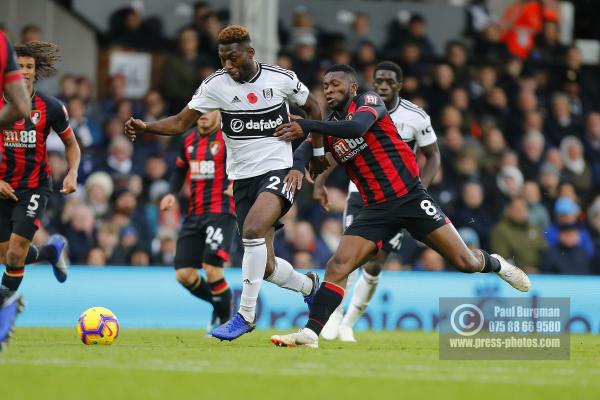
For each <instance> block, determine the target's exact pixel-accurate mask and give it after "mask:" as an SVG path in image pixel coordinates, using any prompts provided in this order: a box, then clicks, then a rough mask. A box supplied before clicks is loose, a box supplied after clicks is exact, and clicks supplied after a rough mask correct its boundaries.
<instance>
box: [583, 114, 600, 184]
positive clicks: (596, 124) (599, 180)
mask: <svg viewBox="0 0 600 400" xmlns="http://www.w3.org/2000/svg"><path fill="white" fill-rule="evenodd" d="M585 126H586V129H585V134H584V135H583V147H584V149H585V157H586V159H587V160H588V161H589V168H590V169H591V170H592V176H593V178H594V186H595V187H596V188H598V187H600V112H597V111H594V112H591V113H589V114H588V116H587V118H586V124H585Z"/></svg>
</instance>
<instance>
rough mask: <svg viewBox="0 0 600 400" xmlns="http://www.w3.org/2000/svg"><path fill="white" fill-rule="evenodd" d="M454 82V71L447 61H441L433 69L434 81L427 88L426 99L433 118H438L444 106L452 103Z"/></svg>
mask: <svg viewBox="0 0 600 400" xmlns="http://www.w3.org/2000/svg"><path fill="white" fill-rule="evenodd" d="M453 84H454V72H453V70H452V67H451V66H450V65H448V64H446V63H440V64H438V65H436V66H435V68H434V70H433V82H432V83H431V86H429V87H428V88H427V91H426V96H425V97H426V99H427V105H428V106H429V109H428V112H429V115H431V118H432V119H436V118H437V117H438V116H439V113H440V112H441V111H442V108H443V107H444V106H445V105H447V104H449V103H450V93H451V90H452V85H453Z"/></svg>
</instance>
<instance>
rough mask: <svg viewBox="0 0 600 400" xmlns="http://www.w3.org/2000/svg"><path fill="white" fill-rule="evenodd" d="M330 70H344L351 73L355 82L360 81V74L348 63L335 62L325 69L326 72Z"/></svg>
mask: <svg viewBox="0 0 600 400" xmlns="http://www.w3.org/2000/svg"><path fill="white" fill-rule="evenodd" d="M330 72H343V73H345V74H348V75H350V76H351V77H352V79H353V80H354V82H358V74H357V73H356V70H355V69H354V68H352V67H351V66H349V65H348V64H333V65H332V66H331V67H329V68H327V70H326V71H325V73H326V74H328V73H330Z"/></svg>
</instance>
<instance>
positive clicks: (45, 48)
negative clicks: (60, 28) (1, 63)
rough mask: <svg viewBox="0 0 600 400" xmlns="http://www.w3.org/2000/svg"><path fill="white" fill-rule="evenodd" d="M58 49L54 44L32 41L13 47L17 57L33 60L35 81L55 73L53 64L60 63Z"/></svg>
mask: <svg viewBox="0 0 600 400" xmlns="http://www.w3.org/2000/svg"><path fill="white" fill-rule="evenodd" d="M59 51H60V47H58V46H57V45H55V44H54V43H49V42H42V41H34V42H29V43H25V44H20V45H18V46H15V53H17V57H31V58H33V59H34V60H35V80H36V81H37V80H40V79H44V78H48V77H50V76H52V75H54V74H55V73H56V68H55V67H54V64H55V63H56V62H57V61H60V55H59V54H58V52H59Z"/></svg>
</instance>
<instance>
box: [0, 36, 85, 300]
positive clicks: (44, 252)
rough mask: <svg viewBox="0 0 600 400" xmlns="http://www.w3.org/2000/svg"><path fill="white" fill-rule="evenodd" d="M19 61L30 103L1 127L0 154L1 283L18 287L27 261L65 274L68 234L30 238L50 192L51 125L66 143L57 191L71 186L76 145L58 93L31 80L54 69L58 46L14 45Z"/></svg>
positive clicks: (77, 157)
mask: <svg viewBox="0 0 600 400" xmlns="http://www.w3.org/2000/svg"><path fill="white" fill-rule="evenodd" d="M15 52H16V54H17V63H18V65H19V67H20V68H21V73H22V74H23V77H24V78H25V84H26V86H27V89H28V90H29V95H30V98H31V104H32V107H31V108H32V109H31V112H30V114H29V115H27V116H26V117H25V118H23V119H21V120H19V121H16V122H15V123H13V124H11V125H3V126H1V127H0V129H1V134H2V146H3V153H4V158H3V160H2V162H1V163H0V193H2V194H3V198H2V199H0V258H1V259H2V260H3V262H4V264H5V266H6V271H5V272H4V275H3V276H2V286H4V287H6V288H8V289H10V290H17V288H18V287H19V285H20V284H21V281H22V280H23V275H24V272H25V264H31V263H35V262H39V261H48V262H50V264H51V265H52V267H53V271H54V274H55V276H56V279H57V280H58V281H59V282H64V281H65V280H66V278H67V266H68V261H67V259H66V249H65V246H66V240H65V239H64V238H63V237H62V236H60V235H53V236H51V237H50V239H49V241H48V244H47V245H46V246H43V247H41V248H37V247H35V246H34V245H32V244H31V240H32V239H33V236H34V235H35V232H36V231H37V229H38V228H39V226H40V219H41V216H42V214H43V213H44V210H45V208H46V204H47V201H48V196H49V194H50V192H51V178H50V168H49V165H48V159H47V151H46V139H47V137H48V135H49V134H50V132H51V131H52V130H54V131H55V132H56V133H57V134H58V135H59V136H60V138H61V140H62V141H63V143H64V144H65V155H66V159H67V163H68V165H69V172H68V174H67V175H66V177H65V179H64V181H63V187H62V190H61V193H63V194H69V193H72V192H74V191H75V189H76V185H77V169H78V168H79V160H80V151H79V146H78V144H77V140H76V139H75V135H74V134H73V130H72V129H71V127H70V126H69V117H68V115H67V111H66V108H65V107H64V105H63V104H62V103H61V102H60V101H59V100H58V99H56V98H54V97H52V96H48V95H46V94H43V93H40V92H38V91H36V90H35V88H34V86H33V83H34V82H35V81H37V80H39V79H41V78H46V77H48V76H50V75H52V74H53V73H54V72H55V71H56V70H55V68H54V63H55V62H56V61H58V60H59V56H58V47H57V46H56V45H54V44H52V43H47V42H30V43H27V44H24V45H20V46H16V47H15Z"/></svg>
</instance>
